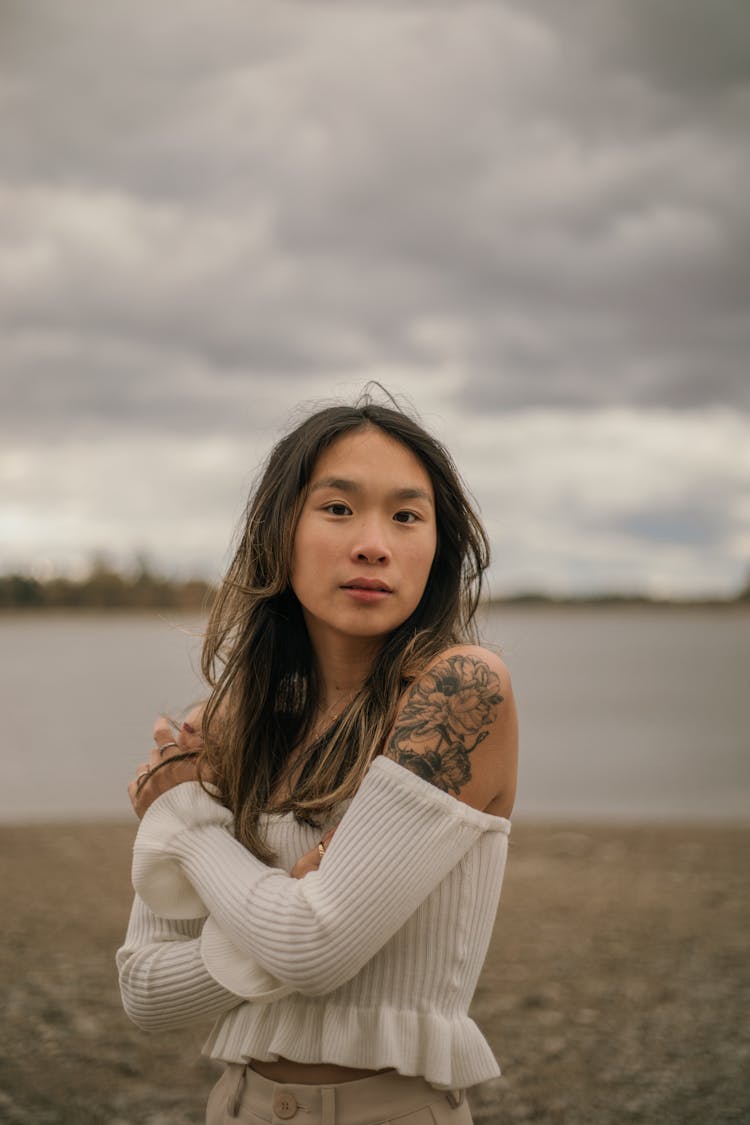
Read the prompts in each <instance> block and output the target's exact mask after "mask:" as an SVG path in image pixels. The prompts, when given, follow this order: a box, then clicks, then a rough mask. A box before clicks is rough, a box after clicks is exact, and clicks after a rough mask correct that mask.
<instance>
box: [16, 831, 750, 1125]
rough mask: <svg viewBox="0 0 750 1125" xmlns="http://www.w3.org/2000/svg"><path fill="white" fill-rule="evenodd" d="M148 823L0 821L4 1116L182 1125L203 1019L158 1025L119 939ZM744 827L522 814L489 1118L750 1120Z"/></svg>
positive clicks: (487, 1094)
mask: <svg viewBox="0 0 750 1125" xmlns="http://www.w3.org/2000/svg"><path fill="white" fill-rule="evenodd" d="M133 835H134V828H133V827H132V826H129V825H121V824H116V825H86V826H70V825H65V826H55V825H48V826H44V827H34V828H26V827H24V828H16V827H5V828H0V888H1V889H2V899H3V906H4V909H3V931H4V937H3V942H2V946H1V947H0V986H1V988H2V992H1V995H2V1027H3V1034H2V1040H3V1049H2V1051H1V1052H0V1121H2V1122H7V1123H8V1125H31V1123H32V1122H33V1123H34V1125H58V1123H59V1125H63V1123H64V1125H136V1123H137V1125H188V1123H199V1122H202V1120H203V1108H204V1106H205V1101H206V1097H207V1093H208V1090H209V1088H210V1086H211V1085H212V1083H213V1082H214V1081H215V1077H216V1075H217V1073H218V1072H217V1069H216V1067H215V1064H211V1063H209V1062H208V1061H207V1060H205V1059H202V1058H201V1057H200V1053H199V1052H200V1045H201V1043H202V1041H203V1039H204V1037H205V1035H206V1033H207V1031H208V1026H207V1025H204V1026H200V1027H195V1028H191V1029H189V1030H187V1031H184V1032H172V1033H170V1034H168V1035H164V1036H161V1037H155V1036H148V1035H146V1034H144V1033H143V1032H141V1031H139V1030H138V1029H137V1028H135V1027H134V1026H133V1025H132V1024H130V1023H129V1022H128V1020H127V1018H126V1017H125V1015H124V1014H123V1012H122V1010H121V1008H120V1002H119V995H118V991H117V982H116V978H115V970H114V962H113V957H114V951H115V949H116V948H117V946H118V945H119V944H120V942H121V940H122V936H123V934H124V930H125V924H126V920H127V915H128V910H129V905H130V901H129V900H130V883H129V863H130V847H131V844H132V839H133ZM749 870H750V828H746V829H739V828H738V829H730V828H708V827H699V828H694V829H691V828H688V827H679V828H678V827H671V826H670V827H648V828H644V829H638V828H634V827H601V826H600V827H594V826H585V825H581V826H575V827H571V826H566V827H561V826H558V827H555V826H549V825H548V826H544V825H540V824H524V823H522V822H518V821H517V822H516V823H515V824H514V829H513V838H512V844H511V856H510V862H509V865H508V873H507V878H506V884H505V888H504V890H503V897H502V901H501V906H500V912H499V915H498V921H497V925H496V928H495V934H494V938H493V943H492V946H491V949H490V953H489V956H488V958H487V963H486V965H485V969H484V972H483V975H482V978H481V981H480V985H479V988H478V990H477V994H476V997H475V1001H474V1004H473V1007H472V1015H473V1016H474V1018H475V1019H476V1020H477V1022H478V1023H479V1026H480V1027H481V1028H482V1030H483V1031H484V1033H485V1034H486V1036H487V1038H488V1039H489V1041H490V1043H491V1045H492V1048H493V1050H494V1051H495V1053H496V1055H497V1057H498V1059H499V1061H500V1063H501V1065H502V1067H503V1077H502V1078H500V1079H498V1080H496V1081H494V1082H489V1083H486V1084H485V1085H483V1086H479V1087H475V1088H474V1089H473V1090H471V1091H470V1094H469V1097H470V1104H471V1106H472V1110H473V1113H474V1118H475V1121H476V1122H477V1123H479V1122H483V1123H493V1125H494V1123H497V1125H502V1123H505V1122H543V1123H549V1125H586V1123H589V1122H590V1123H593V1125H615V1123H617V1125H623V1123H624V1122H644V1123H645V1122H648V1123H659V1125H667V1123H675V1125H693V1123H694V1125H724V1123H729V1122H745V1123H747V1122H750V1019H749V1014H750V958H749V957H748V954H749V953H750V938H749V937H748V934H749V933H750V907H749V905H748V893H747V876H748V871H749Z"/></svg>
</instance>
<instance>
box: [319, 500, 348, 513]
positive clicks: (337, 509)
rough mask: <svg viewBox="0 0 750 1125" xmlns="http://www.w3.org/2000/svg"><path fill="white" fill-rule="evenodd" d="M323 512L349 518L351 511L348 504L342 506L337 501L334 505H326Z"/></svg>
mask: <svg viewBox="0 0 750 1125" xmlns="http://www.w3.org/2000/svg"><path fill="white" fill-rule="evenodd" d="M324 511H326V512H330V513H331V515H332V516H350V515H351V514H352V510H351V508H350V507H349V505H348V504H342V503H341V502H340V501H337V502H336V503H334V504H326V506H325V508H324Z"/></svg>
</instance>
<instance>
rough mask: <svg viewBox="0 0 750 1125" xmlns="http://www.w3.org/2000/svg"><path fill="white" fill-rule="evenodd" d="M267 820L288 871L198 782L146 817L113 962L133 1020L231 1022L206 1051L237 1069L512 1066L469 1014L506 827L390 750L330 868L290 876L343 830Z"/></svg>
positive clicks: (489, 1072)
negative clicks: (130, 901)
mask: <svg viewBox="0 0 750 1125" xmlns="http://www.w3.org/2000/svg"><path fill="white" fill-rule="evenodd" d="M332 823H335V820H334V821H332ZM265 827H266V832H267V839H268V843H269V844H270V846H271V847H272V848H273V849H274V850H275V851H276V852H277V853H278V855H279V862H280V864H281V866H280V867H278V868H271V867H268V866H267V865H265V864H263V863H261V862H260V860H258V859H257V858H256V857H255V856H253V855H252V854H251V853H250V852H249V851H247V849H245V848H244V847H243V846H242V845H241V844H240V843H238V841H237V840H235V839H234V837H233V835H232V832H231V815H230V814H229V812H228V811H227V810H226V809H224V808H223V807H222V806H221V805H220V804H219V803H218V802H217V801H215V800H214V799H213V798H212V797H210V796H208V795H207V794H206V793H205V792H204V791H203V790H202V789H201V787H200V785H198V784H197V783H185V784H182V785H179V786H177V787H175V788H174V789H172V790H170V791H169V792H168V793H166V794H164V795H163V796H161V797H159V798H158V800H156V801H155V802H154V804H153V805H152V806H151V808H150V809H149V811H148V812H147V813H146V815H145V816H144V818H143V821H142V823H141V827H140V830H139V832H138V836H137V839H136V843H135V848H134V856H133V883H134V886H135V889H136V892H137V893H136V899H135V903H134V906H133V912H132V915H131V920H130V925H129V928H128V933H127V936H126V939H125V944H124V945H123V947H122V948H121V949H120V950H119V951H118V954H117V961H118V967H119V970H120V986H121V991H122V996H123V1002H124V1005H125V1009H126V1011H127V1012H128V1014H129V1015H130V1016H131V1018H133V1019H134V1020H135V1022H136V1023H138V1024H139V1025H140V1026H142V1027H147V1028H153V1029H162V1028H165V1027H169V1026H176V1025H179V1024H182V1023H187V1022H190V1021H192V1020H195V1019H196V1018H198V1017H199V1016H204V1015H215V1016H218V1017H219V1018H218V1019H217V1021H216V1024H215V1026H214V1029H213V1031H212V1033H211V1035H210V1037H209V1039H208V1041H207V1043H206V1044H205V1047H204V1052H205V1053H206V1054H209V1055H211V1056H212V1057H214V1058H219V1059H224V1060H226V1061H229V1062H243V1061H246V1060H247V1059H248V1058H257V1059H262V1060H275V1059H277V1058H278V1057H279V1056H282V1057H284V1058H290V1059H295V1060H297V1061H299V1062H306V1063H319V1062H328V1063H338V1064H340V1065H344V1066H351V1067H362V1068H373V1069H379V1068H381V1067H389V1066H391V1067H395V1068H396V1069H397V1070H398V1071H399V1072H400V1073H402V1074H408V1075H422V1076H423V1077H424V1078H426V1079H427V1081H428V1082H431V1083H432V1084H433V1085H435V1086H437V1087H440V1088H455V1087H461V1086H471V1085H474V1084H475V1083H477V1082H482V1081H484V1080H485V1079H487V1078H491V1077H494V1076H496V1075H498V1074H499V1073H500V1070H499V1067H498V1065H497V1062H496V1060H495V1057H494V1055H493V1054H492V1051H491V1050H490V1048H489V1045H488V1044H487V1042H486V1040H485V1039H484V1037H483V1036H482V1034H481V1032H480V1031H479V1029H478V1028H477V1026H476V1024H475V1023H474V1022H473V1020H471V1019H470V1018H469V1016H468V1007H469V1004H470V1002H471V998H472V996H473V993H474V989H475V987H476V983H477V979H478V977H479V973H480V971H481V968H482V965H483V963H484V959H485V956H486V953H487V947H488V944H489V940H490V936H491V933H492V927H493V923H494V919H495V913H496V910H497V903H498V899H499V896H500V888H501V884H502V878H503V872H504V868H505V860H506V855H507V844H508V833H509V831H510V822H509V821H508V820H506V819H504V818H502V817H496V816H490V815H489V814H487V813H484V812H480V811H478V810H477V809H474V808H472V807H471V806H469V805H466V804H464V803H463V802H460V801H457V800H455V798H453V797H451V796H449V795H448V794H447V793H444V792H442V791H441V790H439V789H437V788H435V787H434V786H433V785H431V784H429V783H428V782H426V781H424V780H422V779H421V778H419V777H417V776H416V775H415V774H413V773H411V772H410V771H409V770H406V769H405V768H404V767H402V766H400V765H398V764H397V763H396V762H394V761H392V760H391V759H388V758H384V757H378V758H376V759H375V760H374V761H373V763H372V765H371V766H370V769H369V771H368V773H367V774H366V776H365V779H364V781H363V782H362V785H361V786H360V788H359V790H358V792H357V793H356V795H355V797H354V798H353V800H352V801H351V802H350V803H349V807H348V809H347V810H346V812H345V815H344V816H343V819H342V820H341V822H340V825H339V827H338V830H337V832H336V834H335V836H334V838H333V840H332V841H331V844H330V845H329V847H328V849H327V850H326V854H325V856H324V858H323V860H322V861H321V864H320V867H319V869H318V871H315V872H310V873H309V874H308V875H306V876H305V878H304V879H293V878H291V877H290V875H289V871H290V870H291V868H292V866H293V865H294V863H295V862H296V860H297V859H299V857H300V856H301V855H303V854H304V853H305V852H307V851H309V850H310V849H311V848H313V847H314V846H315V844H316V842H317V840H318V839H320V836H321V835H322V833H323V832H324V831H325V830H326V829H327V828H328V827H329V825H324V826H323V827H321V828H311V827H308V826H306V825H300V824H298V823H297V822H296V821H295V820H294V818H293V816H292V814H273V813H271V814H267V815H266V817H265ZM170 919H171V920H170Z"/></svg>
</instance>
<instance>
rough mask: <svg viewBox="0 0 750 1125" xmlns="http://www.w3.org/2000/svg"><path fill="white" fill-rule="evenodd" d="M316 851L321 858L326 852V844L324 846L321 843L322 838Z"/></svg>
mask: <svg viewBox="0 0 750 1125" xmlns="http://www.w3.org/2000/svg"><path fill="white" fill-rule="evenodd" d="M318 853H319V855H320V858H321V859H322V858H323V856H324V855H325V854H326V846H325V844H324V843H323V841H322V840H321V841H320V843H319V844H318Z"/></svg>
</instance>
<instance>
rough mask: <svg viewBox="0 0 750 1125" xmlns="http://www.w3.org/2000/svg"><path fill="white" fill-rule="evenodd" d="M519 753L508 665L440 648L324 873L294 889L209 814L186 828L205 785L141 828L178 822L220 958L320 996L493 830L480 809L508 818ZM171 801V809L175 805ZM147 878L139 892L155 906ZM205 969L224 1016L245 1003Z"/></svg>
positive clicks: (175, 860)
mask: <svg viewBox="0 0 750 1125" xmlns="http://www.w3.org/2000/svg"><path fill="white" fill-rule="evenodd" d="M516 748H517V733H516V721H515V710H514V707H513V699H512V692H511V690H510V683H509V679H508V676H507V672H506V670H505V669H504V666H503V665H502V662H501V661H500V660H499V659H498V658H497V657H495V656H494V655H493V654H491V653H487V652H485V651H484V650H482V649H478V648H472V647H470V646H461V647H457V648H455V649H451V650H448V651H447V652H446V653H443V654H442V655H441V656H440V657H439V658H438V659H436V660H435V661H434V662H433V665H432V666H431V667H430V668H428V670H427V671H426V672H425V673H424V674H423V675H422V676H420V677H419V678H418V679H417V680H416V681H415V683H414V684H413V685H412V686H411V688H410V689H409V691H407V693H406V695H405V697H404V699H403V701H402V705H401V708H400V710H399V714H398V717H397V721H396V724H395V726H394V730H393V734H392V736H391V738H390V739H389V741H388V744H387V746H386V749H385V752H384V755H383V757H384V758H387V759H390V763H392V764H388V765H386V764H385V763H382V762H381V763H380V764H379V766H378V768H377V769H373V767H371V771H370V774H368V776H367V778H366V779H365V782H364V783H363V785H362V787H361V789H360V791H359V793H358V794H357V795H356V797H355V798H354V801H353V802H352V805H351V807H350V809H349V811H348V812H347V814H346V816H345V817H344V820H343V821H342V823H341V825H340V826H339V829H338V830H337V834H336V837H335V839H334V840H333V841H332V843H331V846H330V848H329V849H328V851H327V852H326V856H325V859H324V862H323V863H322V865H321V868H320V870H319V871H316V872H311V873H310V874H309V875H308V876H307V877H306V878H305V879H303V880H290V879H289V876H288V875H287V874H286V873H284V872H282V871H280V870H277V869H270V868H267V867H265V865H263V864H261V863H260V862H259V861H258V860H257V859H256V858H255V857H254V856H252V855H251V854H250V853H248V852H247V851H246V850H245V849H244V848H242V846H241V845H240V844H238V842H237V841H236V840H234V839H233V838H232V837H231V835H230V833H229V832H227V831H226V827H225V826H224V827H222V826H221V825H220V824H217V823H216V822H214V823H211V822H210V817H211V816H212V815H213V810H210V809H209V808H208V807H206V808H205V810H204V812H205V815H206V817H208V819H205V820H203V821H202V822H201V824H200V825H198V824H196V823H195V822H193V823H192V824H191V825H190V826H188V825H187V823H186V822H185V821H183V822H182V823H180V822H179V818H180V816H181V815H182V813H180V811H179V808H178V806H180V805H182V808H183V809H184V808H186V807H187V805H188V804H189V803H190V790H194V789H197V786H190V787H188V788H187V789H183V792H182V794H180V793H179V792H175V793H174V794H173V796H172V797H169V796H165V798H164V801H161V802H159V803H158V804H157V806H156V808H155V809H154V814H153V815H152V816H151V817H150V818H149V817H147V818H146V821H145V822H144V828H145V827H146V825H147V824H148V823H149V822H151V823H154V822H155V821H156V820H158V819H159V818H160V817H162V815H167V812H168V813H169V816H172V817H173V818H174V817H176V818H177V820H176V821H173V827H174V825H175V824H176V826H177V827H176V828H174V830H173V831H172V836H171V839H170V843H169V845H168V846H167V848H166V851H167V852H168V854H169V862H171V863H172V864H176V865H179V867H180V868H181V870H182V872H183V873H184V875H185V876H187V879H188V880H189V882H190V884H191V887H192V889H193V891H194V894H195V895H196V896H197V897H198V899H199V900H200V903H201V904H202V906H201V909H200V911H198V912H196V913H201V914H202V915H203V916H205V915H206V914H210V915H211V918H210V920H209V924H207V927H206V929H208V930H210V933H211V935H212V943H213V946H212V947H213V948H215V946H216V939H217V938H218V939H219V944H220V945H221V943H222V942H223V943H224V950H225V952H227V950H228V951H229V954H232V955H234V956H235V957H236V958H241V957H245V958H251V959H255V960H256V961H257V962H258V964H259V965H260V966H261V967H262V969H263V970H264V971H266V972H267V973H269V974H272V976H273V978H275V979H276V983H279V982H282V987H283V988H284V989H285V990H286V991H289V990H292V989H293V990H296V991H300V992H303V993H306V994H309V995H320V994H323V993H325V992H328V991H331V990H332V989H333V988H336V987H338V986H339V985H340V984H341V983H343V982H344V981H345V980H347V979H349V977H351V976H353V975H354V974H355V973H356V972H357V971H358V970H359V968H361V966H362V965H363V964H364V963H366V961H367V960H369V959H370V958H371V957H372V956H373V955H374V953H375V952H377V950H378V948H380V947H381V946H382V945H383V944H384V943H385V942H386V941H387V940H388V938H389V937H390V936H392V934H393V933H394V932H395V931H396V929H398V928H399V927H400V926H401V925H403V923H404V922H405V921H406V920H407V919H408V917H409V916H410V914H411V913H412V912H413V911H414V909H416V906H417V905H418V903H419V902H420V901H422V899H423V898H425V897H426V896H427V894H429V893H430V891H431V889H432V888H433V887H434V886H435V885H437V883H438V882H439V881H440V880H441V879H442V878H444V877H445V875H446V874H447V872H448V871H449V870H450V869H451V868H452V867H453V866H454V865H455V864H456V863H457V862H458V861H459V860H460V858H461V856H462V855H463V854H464V853H465V852H466V850H467V849H468V848H469V847H470V846H471V844H472V843H473V842H474V841H475V840H476V839H477V837H478V835H479V834H481V832H482V831H484V830H486V827H487V825H486V818H484V817H483V815H482V810H484V809H486V808H488V806H491V811H492V812H493V813H494V814H495V815H496V816H507V815H508V814H509V812H510V810H511V808H512V803H513V796H514V792H515V776H516V753H517V749H516ZM373 765H375V763H374V764H373ZM394 765H396V766H400V767H403V768H404V770H405V771H407V773H408V774H409V775H411V780H409V778H408V777H407V775H406V774H404V773H402V772H401V770H400V769H394V768H393V767H394ZM162 772H163V773H166V772H167V771H162ZM371 775H372V776H371ZM425 782H427V783H429V784H427V785H426V784H425ZM179 788H182V787H178V789H179ZM203 798H205V800H206V801H208V802H209V804H210V805H213V806H216V802H211V801H210V799H209V798H208V797H206V796H205V794H203ZM203 798H199V800H201V799H203ZM453 798H457V800H454V799H453ZM170 801H172V802H173V803H174V807H173V808H172V809H170V810H167V809H166V805H168V804H169V803H170ZM462 809H463V812H462V811H461V810H462ZM204 812H201V813H200V815H199V820H200V818H201V817H202V816H203V815H204ZM477 813H478V814H479V815H475V814H477ZM190 815H191V816H192V815H193V814H192V812H191V814H190ZM145 836H146V843H147V837H148V832H146V833H145ZM147 852H148V847H146V852H144V853H142V854H143V855H146V853H147ZM136 860H137V853H136ZM146 861H147V862H146V865H147V866H148V863H149V862H150V859H149V857H148V855H146ZM136 867H137V862H136V864H135V865H134V870H135V868H136ZM147 883H148V880H146V882H145V883H143V884H142V885H141V886H140V887H139V886H138V883H137V884H136V885H137V889H140V890H141V891H142V892H143V893H144V896H145V897H146V898H148V887H147V885H146V884H147ZM238 886H239V887H241V890H238V889H237V888H238ZM154 905H156V904H154ZM183 917H184V914H183ZM355 920H356V924H355ZM355 930H356V932H355ZM186 937H187V935H186V934H185V935H183V936H182V938H181V942H182V943H183V944H184V943H185V941H186ZM203 937H204V939H205V937H206V933H205V932H204V934H203ZM199 940H200V939H198V938H197V937H196V938H194V939H193V945H194V948H193V950H192V951H191V954H190V955H191V956H194V957H195V960H196V967H197V964H198V962H199V961H200V954H199V950H198V948H197V946H198V942H199ZM300 940H302V943H303V945H304V950H301V948H300ZM301 953H303V955H302V956H301V955H300V954H301ZM187 954H188V950H187V948H182V949H181V950H180V951H179V955H180V956H181V957H182V958H183V959H184V958H185V957H186V956H187ZM157 955H158V956H159V957H160V958H161V959H162V962H163V959H164V958H165V956H168V955H165V953H164V952H163V950H162V951H157V953H156V954H155V956H157ZM124 969H125V971H127V962H126V963H125V965H124ZM203 973H204V977H205V979H204V981H203V983H204V991H205V996H204V1000H205V1003H206V1004H207V1005H209V1006H211V1005H213V1007H214V1010H215V1009H216V1006H217V1005H218V1006H219V1007H221V1006H222V1005H223V1007H224V1008H226V1007H230V1006H231V1004H232V1003H233V1002H236V1000H234V1001H233V995H232V989H231V987H230V988H229V989H224V990H222V989H221V988H220V987H219V985H218V984H216V985H215V986H212V985H211V984H210V983H209V982H210V980H211V973H206V971H205V968H204V969H203ZM214 977H215V979H216V980H217V981H218V980H219V979H222V980H223V981H224V983H225V984H226V983H227V980H228V981H229V982H230V984H231V981H232V980H233V979H234V978H233V977H232V974H231V973H230V974H229V976H228V977H226V976H223V975H222V973H221V972H219V973H218V974H216V973H215V974H214ZM217 990H218V991H217ZM191 1018H195V1016H194V1015H193V1016H192V1017H191Z"/></svg>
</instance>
